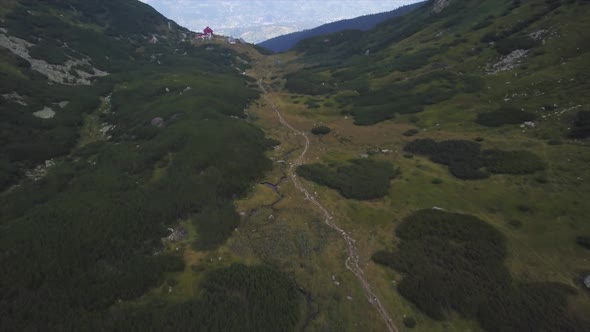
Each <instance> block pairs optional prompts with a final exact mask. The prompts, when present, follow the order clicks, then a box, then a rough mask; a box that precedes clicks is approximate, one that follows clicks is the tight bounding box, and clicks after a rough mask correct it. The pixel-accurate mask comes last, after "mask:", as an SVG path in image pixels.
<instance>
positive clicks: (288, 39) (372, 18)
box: [258, 2, 425, 52]
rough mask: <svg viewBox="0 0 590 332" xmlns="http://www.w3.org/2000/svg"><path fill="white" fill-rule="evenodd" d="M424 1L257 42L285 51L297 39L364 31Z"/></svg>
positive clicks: (271, 48)
mask: <svg viewBox="0 0 590 332" xmlns="http://www.w3.org/2000/svg"><path fill="white" fill-rule="evenodd" d="M424 3H425V2H418V3H415V4H411V5H406V6H402V7H399V8H397V9H395V10H392V11H388V12H383V13H378V14H371V15H364V16H359V17H356V18H351V19H347V20H341V21H336V22H332V23H327V24H324V25H320V26H319V27H317V28H313V29H309V30H304V31H298V32H293V33H289V34H286V35H282V36H278V37H275V38H271V39H269V40H266V41H263V42H262V43H259V44H258V45H259V46H262V47H265V48H267V49H269V50H271V51H273V52H286V51H288V50H290V49H291V48H293V47H294V46H295V45H296V44H297V43H298V42H299V41H301V40H303V39H306V38H310V37H315V36H319V35H323V34H328V33H334V32H338V31H343V30H362V31H366V30H369V29H372V28H374V27H375V26H376V25H377V24H379V23H381V22H383V21H385V20H387V19H390V18H392V17H396V16H402V15H404V14H407V13H409V12H411V11H412V10H414V9H416V8H418V7H420V6H422V5H423V4H424Z"/></svg>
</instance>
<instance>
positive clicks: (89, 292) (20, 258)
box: [0, 0, 300, 331]
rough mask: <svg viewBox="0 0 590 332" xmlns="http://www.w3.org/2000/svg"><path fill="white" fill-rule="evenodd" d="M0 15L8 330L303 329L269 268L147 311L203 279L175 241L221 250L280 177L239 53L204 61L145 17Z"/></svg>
mask: <svg viewBox="0 0 590 332" xmlns="http://www.w3.org/2000/svg"><path fill="white" fill-rule="evenodd" d="M5 4H6V6H5ZM0 15H1V21H0V22H1V23H0V27H1V28H2V31H1V34H0V42H1V43H2V46H3V47H0V77H1V86H0V95H2V97H0V117H1V120H0V122H1V126H2V130H1V134H0V135H1V136H0V137H1V138H0V140H1V141H2V145H1V148H0V165H1V167H0V172H1V173H0V185H1V190H2V194H1V195H0V220H1V221H0V252H1V254H0V266H1V267H0V317H2V318H1V319H0V330H3V331H27V330H44V331H68V330H77V331H98V330H110V331H113V330H125V331H133V330H135V331H147V330H158V331H162V330H167V329H171V328H174V329H176V330H192V329H194V328H198V329H200V330H234V331H235V330H239V329H240V328H241V329H242V330H244V329H246V330H257V331H271V330H272V331H276V330H277V327H278V326H280V327H281V328H283V327H284V328H287V329H290V328H291V327H292V326H294V324H296V323H297V322H298V319H297V317H298V316H297V315H298V312H299V311H298V310H297V307H298V306H299V302H300V298H299V294H298V293H297V292H296V289H295V288H294V284H293V282H292V280H291V279H290V278H289V277H287V276H286V275H284V274H283V273H282V272H279V271H276V270H273V269H272V268H268V267H257V266H245V265H240V264H238V265H232V266H213V267H211V268H208V269H207V270H206V271H204V272H202V273H200V274H199V276H200V278H201V279H202V283H203V286H202V287H203V289H204V290H203V291H202V292H201V291H200V292H198V293H197V292H195V294H184V295H183V299H182V300H180V301H170V300H166V299H165V297H163V296H154V297H150V298H146V297H145V296H146V294H148V293H151V292H155V291H154V289H157V290H158V291H157V292H156V293H159V288H160V287H161V288H162V291H161V292H162V294H167V293H168V292H169V291H168V287H170V289H172V287H173V286H174V285H175V284H174V279H173V278H172V277H170V275H174V274H179V273H182V272H183V271H185V269H188V270H189V271H190V269H191V267H190V266H186V267H185V261H184V258H183V255H182V252H181V251H178V248H177V246H179V245H180V244H176V245H169V244H167V242H165V241H163V240H162V239H163V238H166V237H167V236H168V235H169V234H170V230H168V229H169V228H170V229H178V228H179V227H184V228H187V229H190V230H191V231H190V232H191V233H190V237H189V238H188V239H189V240H190V241H192V243H190V242H188V243H186V246H188V247H189V248H190V247H195V248H203V249H215V248H217V247H219V246H220V245H222V244H224V243H225V241H226V240H227V238H228V237H229V236H230V235H231V234H232V232H233V231H234V229H235V228H236V227H237V225H238V224H239V222H240V219H239V215H238V214H237V212H236V211H235V208H234V206H233V200H234V199H236V198H238V197H241V196H243V195H245V194H246V193H247V192H248V191H249V190H250V187H251V185H252V184H253V183H254V181H256V180H258V179H259V178H261V176H262V175H263V172H265V171H266V170H268V169H270V160H269V159H268V158H267V157H266V156H265V151H266V150H267V149H269V148H271V147H272V146H273V145H274V144H276V143H275V142H273V141H271V140H269V139H267V138H265V135H264V133H263V132H262V131H261V130H260V129H258V128H256V127H254V126H252V125H250V124H248V123H247V122H246V121H244V120H243V118H244V117H245V114H244V113H243V110H244V108H245V107H247V105H248V104H249V103H250V102H251V101H252V100H254V99H256V98H257V96H258V92H257V91H256V90H254V89H252V88H250V87H248V84H249V83H248V81H247V80H246V79H245V77H244V76H241V75H239V73H238V70H239V71H240V72H241V71H243V70H244V69H245V65H244V64H243V62H239V61H237V60H236V59H237V57H238V53H236V51H235V50H231V49H228V48H226V47H225V46H224V45H222V44H220V43H212V44H208V45H196V46H195V45H192V44H191V42H190V37H189V36H188V34H189V31H188V30H186V29H184V28H181V27H179V26H178V25H176V24H175V23H174V22H171V21H169V20H168V19H166V18H164V17H163V16H162V15H160V14H159V13H157V12H156V11H154V10H153V9H152V8H151V7H149V6H147V5H145V4H143V3H141V2H139V1H120V0H117V1H114V0H113V1H98V0H97V1H86V0H84V1H74V0H72V1H57V0H56V1H19V2H16V1H8V2H3V5H2V9H1V11H0ZM152 38H155V39H157V43H151V42H150V41H152V42H153V40H152ZM240 56H241V57H242V58H246V56H245V55H243V54H242V55H240ZM236 69H238V70H236ZM231 161H236V162H231ZM237 161H239V162H237ZM181 225H183V226H181ZM195 232H196V234H193V233H195ZM183 246H185V245H184V244H183ZM209 271H210V273H209ZM220 275H221V276H222V278H220V277H219V276H220ZM244 275H245V276H247V278H248V280H249V282H248V283H246V284H243V283H242V282H243V281H244ZM261 283H264V284H268V285H271V286H272V287H271V288H270V289H268V290H266V291H263V290H261V289H260V287H259V285H260V284H261ZM165 285H170V286H165ZM240 294H241V295H240ZM243 296H246V297H248V298H249V299H250V301H252V302H251V303H244V302H242V301H241V300H240V299H241V298H242V297H243ZM213 299H215V301H213ZM250 316H253V317H257V318H256V319H254V320H251V321H250V322H249V323H245V320H246V319H249V318H248V317H250ZM147 317H149V318H150V319H146V318H147ZM168 319H174V322H173V323H169V322H168Z"/></svg>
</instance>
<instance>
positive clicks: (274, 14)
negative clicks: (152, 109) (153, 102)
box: [142, 0, 416, 43]
mask: <svg viewBox="0 0 590 332" xmlns="http://www.w3.org/2000/svg"><path fill="white" fill-rule="evenodd" d="M142 1H143V2H146V3H148V4H149V5H151V6H153V7H154V8H156V9H157V10H158V11H159V12H161V13H162V14H164V15H165V16H167V17H169V18H170V19H173V20H174V21H175V22H177V23H178V24H180V25H182V26H185V27H187V28H189V29H191V30H193V31H200V30H202V29H203V28H204V27H206V26H210V27H211V28H212V29H213V30H214V31H215V33H216V34H221V35H225V36H233V37H239V38H243V39H245V40H246V41H248V42H250V43H260V42H262V41H265V40H268V39H270V38H273V37H277V36H280V35H284V34H287V33H291V32H295V31H302V30H305V29H311V28H314V27H317V26H319V25H322V24H325V23H329V22H335V21H339V20H343V19H348V18H352V17H357V16H360V15H367V14H374V13H381V12H384V11H387V10H391V9H392V8H397V7H399V6H401V5H406V4H408V3H410V2H416V0H360V1H359V0H356V1H344V2H342V1H338V0H322V1H310V0H289V1H285V0H199V1H187V0H182V1H181V0H142Z"/></svg>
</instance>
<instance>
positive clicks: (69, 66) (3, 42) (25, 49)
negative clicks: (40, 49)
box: [0, 33, 108, 85]
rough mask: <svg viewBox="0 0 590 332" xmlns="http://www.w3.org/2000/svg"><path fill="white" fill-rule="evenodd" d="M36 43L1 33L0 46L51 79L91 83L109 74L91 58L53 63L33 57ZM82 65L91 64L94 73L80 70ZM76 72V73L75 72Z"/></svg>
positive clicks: (69, 82) (73, 82) (75, 83)
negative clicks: (30, 49) (31, 53)
mask: <svg viewBox="0 0 590 332" xmlns="http://www.w3.org/2000/svg"><path fill="white" fill-rule="evenodd" d="M33 45H34V44H31V43H29V42H28V41H26V40H24V39H20V38H16V37H13V36H8V35H5V34H3V33H0V46H2V47H4V48H7V49H8V50H10V51H11V52H12V53H14V54H15V55H17V56H19V57H21V58H23V59H25V60H26V61H28V62H29V63H30V64H31V69H32V70H35V71H38V72H39V73H41V74H43V75H45V76H47V78H48V79H49V80H50V81H53V82H56V83H61V84H67V85H90V84H92V82H91V81H90V79H92V78H93V77H100V76H106V75H108V73H107V72H104V71H101V70H98V69H97V68H94V67H92V65H91V64H90V59H89V58H84V59H82V60H79V59H70V60H67V61H66V62H65V63H64V64H63V65H53V64H50V63H47V62H46V61H44V60H40V59H33V58H32V57H31V56H30V55H29V48H30V47H32V46H33ZM81 66H85V67H88V66H91V67H92V73H89V72H86V71H83V70H80V69H78V68H80V67H81ZM74 73H76V74H74Z"/></svg>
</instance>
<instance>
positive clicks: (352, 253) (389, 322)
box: [258, 79, 399, 332]
mask: <svg viewBox="0 0 590 332" xmlns="http://www.w3.org/2000/svg"><path fill="white" fill-rule="evenodd" d="M258 86H259V87H260V89H261V90H262V92H263V98H264V99H265V100H266V101H267V102H268V103H269V104H270V106H271V107H272V109H273V111H274V112H275V113H276V114H277V117H278V118H279V121H280V122H281V124H282V125H283V126H285V127H286V128H288V129H289V130H291V131H292V132H294V133H295V135H299V136H302V137H303V139H304V145H303V151H302V152H301V154H300V155H299V157H297V159H295V161H294V162H293V163H291V165H290V167H289V169H288V171H287V176H288V177H289V178H291V180H292V181H293V184H294V185H295V188H297V189H298V190H299V191H301V192H302V193H303V195H305V199H306V200H307V201H308V202H310V203H311V204H313V205H315V206H316V207H317V208H318V209H319V210H320V211H321V212H322V214H323V216H324V221H325V223H326V224H327V225H328V226H329V227H330V228H332V229H333V230H335V231H336V232H338V233H339V234H340V235H341V236H342V238H343V239H344V241H346V245H347V248H348V257H347V258H346V262H345V265H346V268H347V269H348V270H350V271H351V272H352V273H354V275H355V276H356V277H357V279H358V280H359V282H360V283H361V285H362V286H363V289H364V291H365V295H366V297H367V299H368V300H369V302H370V303H371V304H372V305H373V306H374V307H375V308H376V309H377V311H378V312H379V314H380V315H381V317H383V320H384V321H385V325H386V326H387V329H388V330H389V331H390V332H398V331H399V330H398V329H397V327H396V326H395V323H394V322H393V319H391V317H390V316H389V314H388V313H387V310H385V307H384V306H383V305H382V304H381V301H379V298H378V297H377V295H376V294H375V293H374V292H373V290H372V289H371V285H370V284H369V282H368V281H367V278H366V277H365V272H364V271H363V269H362V268H361V265H360V263H359V255H358V252H357V248H356V246H355V242H356V241H355V240H354V239H353V238H352V237H351V236H350V234H349V233H347V232H346V231H344V230H343V229H342V228H340V227H339V226H338V225H336V224H335V223H334V217H333V216H332V215H331V214H330V212H329V211H328V210H327V209H326V208H325V207H324V206H323V205H322V204H321V203H320V202H319V201H318V200H317V199H316V198H315V197H314V196H313V195H311V194H310V193H309V191H308V190H307V189H306V188H305V187H304V186H303V184H302V183H301V181H299V179H298V178H297V175H296V174H295V168H296V167H297V166H299V165H301V164H302V163H303V158H304V157H305V154H306V153H307V151H308V149H309V146H310V140H309V138H308V137H307V135H306V134H305V133H304V132H302V131H299V130H297V129H295V128H294V127H293V126H291V125H290V124H289V122H287V120H285V118H284V117H283V115H282V114H281V112H280V111H279V109H278V108H277V107H276V105H275V104H274V103H273V101H272V99H271V98H270V97H269V95H268V92H267V91H266V89H265V88H264V85H263V84H262V80H261V79H258Z"/></svg>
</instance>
